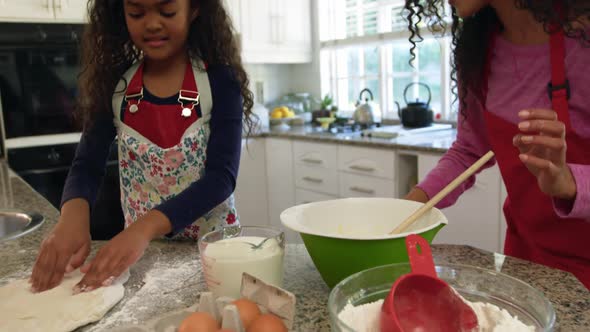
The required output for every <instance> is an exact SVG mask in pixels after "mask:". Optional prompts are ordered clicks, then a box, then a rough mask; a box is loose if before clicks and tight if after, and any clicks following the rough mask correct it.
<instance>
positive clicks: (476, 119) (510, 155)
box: [406, 0, 590, 287]
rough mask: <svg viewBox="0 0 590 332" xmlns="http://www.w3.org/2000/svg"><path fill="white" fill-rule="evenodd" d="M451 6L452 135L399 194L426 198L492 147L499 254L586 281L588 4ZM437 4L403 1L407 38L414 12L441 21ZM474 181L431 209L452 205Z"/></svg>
mask: <svg viewBox="0 0 590 332" xmlns="http://www.w3.org/2000/svg"><path fill="white" fill-rule="evenodd" d="M450 4H451V6H452V7H453V25H452V36H453V46H454V51H453V60H454V61H453V69H454V73H455V74H456V75H454V81H455V82H456V83H457V85H458V86H459V97H460V98H459V99H460V115H461V116H460V121H459V123H458V135H457V140H456V142H455V143H454V144H453V146H452V148H451V149H450V150H449V151H448V152H447V153H446V154H445V156H444V157H443V158H442V159H441V160H440V161H439V163H438V165H437V166H436V167H435V168H434V169H433V170H432V171H431V172H430V173H429V174H428V176H427V177H426V178H425V179H424V181H422V182H421V183H420V184H418V186H417V187H416V188H415V189H414V190H413V191H412V192H411V193H410V194H408V196H407V198H408V199H413V200H417V201H421V202H425V201H427V200H428V197H432V196H433V195H434V194H436V193H437V192H438V191H439V190H440V189H442V188H443V187H444V186H445V185H446V184H447V183H448V182H449V181H450V180H449V179H453V178H455V177H456V176H457V175H459V174H460V173H461V172H463V171H464V170H465V169H466V168H467V167H469V166H470V165H471V164H472V163H473V162H475V161H476V160H477V159H478V158H479V157H481V156H482V155H483V154H485V153H486V152H487V151H488V150H493V151H494V152H495V155H496V161H497V162H498V165H499V167H500V171H501V173H502V177H503V180H504V183H505V185H506V188H507V191H508V198H507V200H506V202H505V204H504V213H505V216H506V221H507V223H508V230H507V234H506V242H505V243H506V244H505V252H506V253H507V254H508V255H512V256H516V257H520V258H524V259H528V260H531V261H534V262H537V263H541V264H545V265H548V266H551V267H555V268H559V269H563V270H567V271H570V272H572V273H573V274H574V275H576V276H577V277H578V279H579V280H580V281H581V282H582V283H584V284H585V285H586V287H590V251H589V250H588V245H587V242H588V237H590V152H589V151H590V149H589V148H588V147H589V146H590V97H589V96H590V85H588V84H587V83H586V82H587V78H588V77H589V76H590V47H588V46H589V37H590V29H589V25H588V19H589V16H590V4H589V2H588V1H586V0H569V1H558V0H554V1H551V0H528V1H525V0H451V1H450ZM443 5H444V4H443V3H442V1H440V0H430V1H418V0H414V1H410V0H407V1H406V8H407V9H410V11H411V12H412V13H411V14H410V17H411V20H410V29H411V31H412V38H411V39H410V41H412V42H413V41H414V40H416V41H418V40H419V37H420V35H419V31H418V28H417V24H418V22H419V21H420V17H423V18H426V19H427V20H428V19H432V21H431V22H430V23H431V24H432V25H431V29H432V30H435V29H434V28H437V27H441V23H443V22H442V19H441V17H442V12H441V11H440V10H439V8H442V6H443ZM414 45H415V43H414ZM493 163H494V162H491V163H489V164H488V165H487V166H492V165H493ZM474 181H475V179H474V178H472V179H470V180H469V181H467V182H466V183H465V184H464V185H463V186H462V187H460V188H458V189H457V190H456V191H455V192H454V193H452V194H451V195H449V196H447V198H446V199H445V200H443V201H442V202H441V203H440V204H439V206H438V207H441V208H443V207H447V206H449V205H451V204H453V203H454V202H455V201H456V200H457V198H458V197H459V195H460V194H461V193H462V192H464V191H465V190H467V189H468V188H469V187H471V186H472V185H473V183H474ZM473 222H477V221H476V220H474V221H473Z"/></svg>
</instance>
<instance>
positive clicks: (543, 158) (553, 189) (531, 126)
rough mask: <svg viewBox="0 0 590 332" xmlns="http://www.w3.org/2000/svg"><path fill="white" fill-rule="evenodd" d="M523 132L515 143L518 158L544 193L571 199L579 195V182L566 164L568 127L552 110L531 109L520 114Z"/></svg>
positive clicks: (516, 137) (514, 139)
mask: <svg viewBox="0 0 590 332" xmlns="http://www.w3.org/2000/svg"><path fill="white" fill-rule="evenodd" d="M518 116H519V117H520V118H521V120H522V122H520V123H519V124H518V127H519V128H520V130H521V133H520V134H518V135H516V136H514V138H513V144H514V146H516V147H517V148H518V149H519V150H520V155H519V158H520V160H521V161H522V162H523V163H524V164H525V165H526V167H527V168H528V169H529V171H530V172H531V173H533V175H535V177H537V183H538V184H539V188H541V191H542V192H544V193H545V194H547V195H549V196H552V197H556V198H560V199H567V200H571V199H574V198H575V196H576V182H575V180H574V177H573V175H572V172H571V171H570V169H569V167H568V165H567V164H566V160H565V156H566V150H567V144H566V141H565V125H564V124H563V122H560V121H559V120H558V119H557V113H555V112H554V111H552V110H545V109H532V110H524V111H521V112H520V113H518Z"/></svg>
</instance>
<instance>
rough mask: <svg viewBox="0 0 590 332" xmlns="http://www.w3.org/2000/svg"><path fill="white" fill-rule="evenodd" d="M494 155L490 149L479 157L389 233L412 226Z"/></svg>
mask: <svg viewBox="0 0 590 332" xmlns="http://www.w3.org/2000/svg"><path fill="white" fill-rule="evenodd" d="M493 156H494V152H492V151H489V152H488V153H486V154H485V155H484V156H483V157H481V158H479V160H478V161H476V162H475V163H474V164H473V165H471V167H469V168H468V169H466V170H465V171H464V172H463V173H461V175H459V176H458V177H457V178H455V180H453V181H452V182H451V183H449V184H448V185H447V186H446V187H444V188H443V189H442V190H441V191H440V192H439V193H438V194H436V195H435V196H434V197H432V198H431V199H430V200H429V201H428V202H426V204H424V205H422V207H420V208H419V209H418V210H416V212H414V213H413V214H412V215H411V216H409V217H408V218H407V219H406V220H404V222H402V223H401V224H399V225H398V226H397V227H396V228H395V229H394V230H393V231H391V232H389V234H392V235H393V234H399V233H403V232H405V230H406V229H407V228H408V227H410V226H411V225H412V224H413V223H414V222H416V220H418V219H420V217H422V216H423V215H424V214H425V213H426V212H428V211H430V209H432V208H433V207H434V206H435V205H436V204H438V202H440V201H441V200H442V199H443V198H445V197H446V196H447V195H448V194H449V193H450V192H452V191H453V190H455V188H457V186H459V185H460V184H461V183H463V181H465V180H467V179H468V178H469V177H470V176H472V175H473V174H475V172H477V170H478V169H480V168H481V166H483V165H484V164H485V163H487V162H488V161H489V160H490V159H492V157H493Z"/></svg>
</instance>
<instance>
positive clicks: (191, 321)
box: [178, 312, 220, 332]
mask: <svg viewBox="0 0 590 332" xmlns="http://www.w3.org/2000/svg"><path fill="white" fill-rule="evenodd" d="M219 327H220V326H219V323H218V322H217V321H216V320H215V318H213V316H211V315H210V314H208V313H206V312H195V313H192V314H191V315H190V316H188V317H187V318H185V319H184V320H183V321H182V323H181V324H180V327H179V328H178V332H217V330H219Z"/></svg>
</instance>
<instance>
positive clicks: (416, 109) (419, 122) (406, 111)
mask: <svg viewBox="0 0 590 332" xmlns="http://www.w3.org/2000/svg"><path fill="white" fill-rule="evenodd" d="M415 84H418V85H422V86H424V87H425V88H426V89H427V90H428V101H427V102H426V103H424V102H421V101H420V100H419V99H416V102H414V103H408V99H407V98H406V93H407V92H408V89H409V88H410V87H411V86H413V85H415ZM431 98H432V94H431V92H430V87H429V86H428V85H426V84H424V83H417V82H413V83H410V84H408V85H407V86H406V88H405V89H404V101H405V102H406V107H404V108H403V109H402V108H400V106H399V103H398V102H397V101H396V102H395V104H396V105H397V114H398V115H399V118H400V120H401V121H402V125H403V126H404V127H408V128H422V127H428V126H430V125H431V124H432V120H433V118H434V113H433V112H432V110H431V109H430V100H431Z"/></svg>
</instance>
